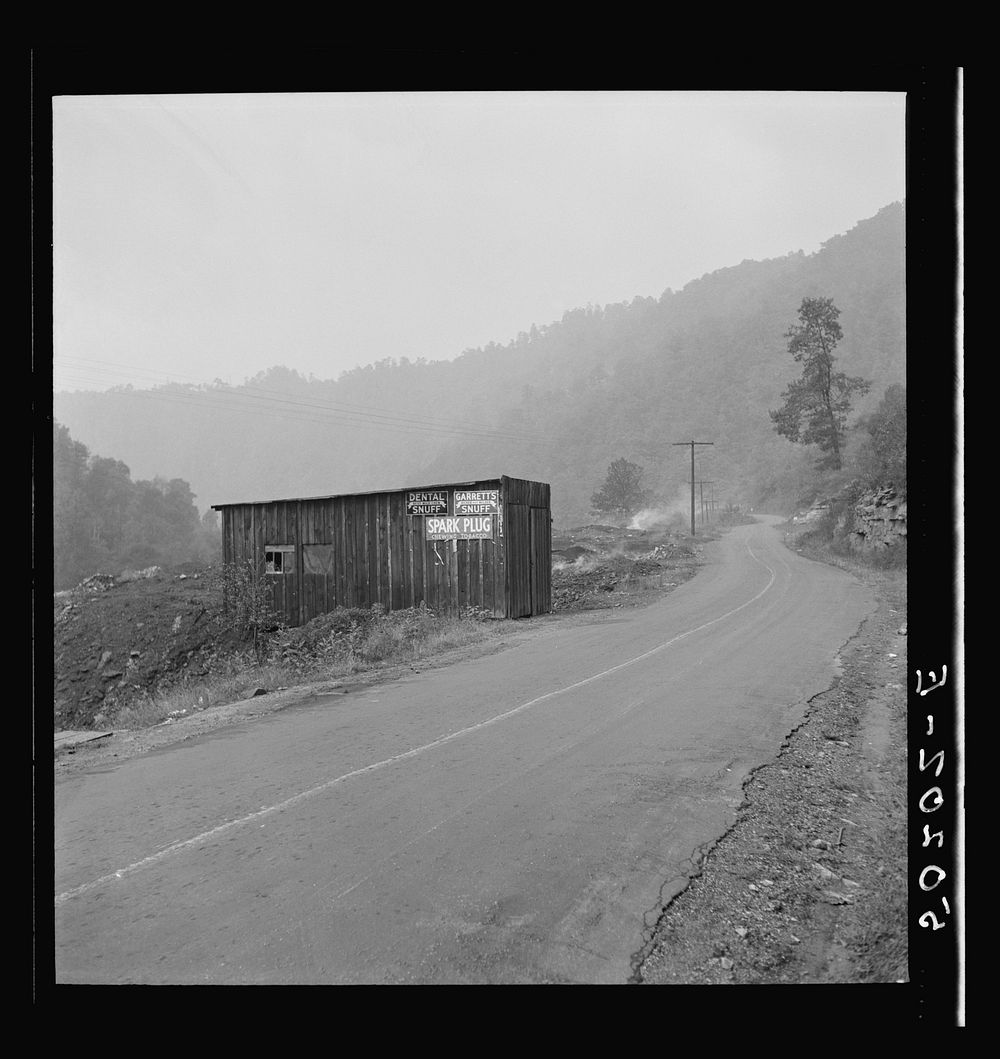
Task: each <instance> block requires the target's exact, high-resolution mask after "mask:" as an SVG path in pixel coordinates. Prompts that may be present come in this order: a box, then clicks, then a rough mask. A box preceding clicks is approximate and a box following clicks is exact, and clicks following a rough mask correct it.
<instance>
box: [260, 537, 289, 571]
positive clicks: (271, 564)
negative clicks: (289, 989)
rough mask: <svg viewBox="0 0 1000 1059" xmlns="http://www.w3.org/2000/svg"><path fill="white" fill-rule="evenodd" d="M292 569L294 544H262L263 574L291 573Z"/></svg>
mask: <svg viewBox="0 0 1000 1059" xmlns="http://www.w3.org/2000/svg"><path fill="white" fill-rule="evenodd" d="M294 571H295V545H294V544H267V545H265V546H264V573H265V574H291V573H294Z"/></svg>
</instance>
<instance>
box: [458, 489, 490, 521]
mask: <svg viewBox="0 0 1000 1059" xmlns="http://www.w3.org/2000/svg"><path fill="white" fill-rule="evenodd" d="M499 512H500V490H499V489H456V490H455V514H456V515H497V514H499Z"/></svg>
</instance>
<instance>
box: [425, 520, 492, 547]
mask: <svg viewBox="0 0 1000 1059" xmlns="http://www.w3.org/2000/svg"><path fill="white" fill-rule="evenodd" d="M494 524H495V519H494V516H493V515H451V516H448V517H444V518H437V517H433V516H430V515H428V516H427V519H426V521H425V523H424V528H425V531H426V537H427V540H429V541H451V540H457V541H476V540H491V539H492V538H493V526H494Z"/></svg>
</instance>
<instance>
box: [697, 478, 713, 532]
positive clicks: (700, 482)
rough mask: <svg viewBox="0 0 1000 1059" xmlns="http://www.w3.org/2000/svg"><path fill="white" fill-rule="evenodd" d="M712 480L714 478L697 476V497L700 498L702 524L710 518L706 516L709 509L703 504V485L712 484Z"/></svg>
mask: <svg viewBox="0 0 1000 1059" xmlns="http://www.w3.org/2000/svg"><path fill="white" fill-rule="evenodd" d="M713 481H714V479H712V480H709V479H708V478H699V479H698V492H699V497H700V500H701V521H702V524H704V523H706V522H708V521H710V519H709V517H708V514H709V510H710V509H709V508H708V507H706V506H705V486H706V485H712V484H713Z"/></svg>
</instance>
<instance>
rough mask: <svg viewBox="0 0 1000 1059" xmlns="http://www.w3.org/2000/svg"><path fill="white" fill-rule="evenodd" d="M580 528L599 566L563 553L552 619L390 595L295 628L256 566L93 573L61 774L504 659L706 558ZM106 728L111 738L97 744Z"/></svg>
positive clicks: (68, 677) (59, 611) (556, 561)
mask: <svg viewBox="0 0 1000 1059" xmlns="http://www.w3.org/2000/svg"><path fill="white" fill-rule="evenodd" d="M567 534H568V536H566V535H564V537H561V538H558V540H559V542H560V543H561V544H562V546H563V547H568V545H567V544H566V540H567V539H568V537H572V538H573V539H574V540H577V541H579V542H581V543H580V544H578V545H577V546H576V547H578V548H579V549H581V551H580V554H581V555H582V554H583V553H584V551H585V553H586V561H585V563H574V562H567V561H566V556H565V554H563V553H559V554H555V553H554V554H553V563H552V613H551V614H548V615H545V616H541V617H538V618H534V619H527V620H518V621H514V620H511V619H504V618H500V619H498V618H495V617H493V616H492V615H491V614H490V613H489V612H488V611H487V610H485V609H484V608H482V607H477V606H473V605H466V606H464V607H463V608H462V609H461V610H460V611H458V612H457V613H454V614H451V615H449V614H438V613H435V612H434V611H433V610H432V609H430V608H428V607H416V608H408V609H405V610H398V611H391V612H387V611H385V610H384V609H383V608H382V606H381V605H380V604H377V603H376V604H375V605H374V606H371V607H349V608H346V607H345V608H336V609H334V610H332V611H330V612H328V613H325V614H321V615H319V616H317V617H316V618H314V619H312V620H311V621H309V622H307V623H305V624H304V625H300V626H297V627H294V628H290V627H288V626H287V625H284V624H283V623H282V622H281V621H280V618H279V616H278V615H276V614H275V612H274V610H273V608H272V607H271V606H270V604H269V602H268V600H269V598H270V597H269V595H268V592H267V588H268V584H269V579H268V578H266V577H261V576H259V574H257V573H256V572H254V571H253V570H252V569H251V568H248V567H247V565H246V564H244V565H243V566H242V567H241V566H239V565H238V564H230V565H229V566H225V567H218V566H216V567H211V566H203V567H195V566H193V565H188V566H186V567H184V568H175V569H172V570H165V569H162V568H151V569H148V570H146V571H142V572H141V573H140V574H136V575H132V574H128V575H123V576H122V577H118V578H115V577H110V576H100V577H97V578H89V579H88V580H87V581H85V582H83V583H82V584H81V585H79V586H77V588H75V589H73V590H71V591H69V592H62V593H58V594H57V597H56V600H55V639H56V652H55V655H56V702H55V728H56V731H57V733H58V734H60V745H59V748H58V749H57V761H58V764H59V768H60V769H61V770H64V769H68V768H75V767H83V766H84V765H85V764H86V763H87V762H93V761H94V760H95V758H96V757H97V756H101V757H107V758H109V759H110V758H114V757H115V756H116V755H117V757H119V758H120V757H122V756H123V755H126V756H130V755H132V754H135V753H141V752H142V751H143V750H144V749H148V748H150V747H152V746H160V745H164V744H166V743H168V742H174V741H176V740H178V739H183V738H188V737H189V736H192V735H196V734H199V733H201V732H204V731H206V730H208V729H210V728H215V727H219V726H222V725H225V724H228V723H231V722H234V721H237V720H242V719H246V718H247V717H251V716H258V715H262V714H265V713H268V712H272V711H273V710H276V709H282V708H285V707H286V706H288V705H291V704H293V703H295V702H297V701H301V700H302V699H303V697H310V696H314V695H318V694H324V693H327V692H329V691H331V690H340V689H347V688H350V687H353V686H358V685H359V684H367V683H371V682H373V681H380V680H388V679H393V678H394V677H395V676H398V675H401V674H407V673H411V672H412V671H413V670H414V669H421V668H427V667H437V666H441V665H448V664H451V663H452V662H454V661H458V660H461V659H465V658H470V657H475V656H476V655H479V654H482V653H492V652H494V651H497V650H502V649H504V648H505V647H507V646H509V645H511V644H513V643H516V642H518V641H520V640H522V639H523V638H525V637H527V636H531V635H532V633H533V631H534V630H536V629H538V628H540V627H541V625H546V624H548V623H551V622H553V621H559V622H573V621H574V620H575V618H574V615H576V614H580V613H582V614H585V613H586V612H588V611H592V610H595V609H603V608H609V607H634V606H644V605H647V604H649V603H651V602H652V601H653V600H655V599H657V598H660V597H661V596H662V595H664V594H666V593H669V592H670V591H672V590H673V589H674V588H675V587H676V586H677V585H679V584H682V583H683V582H684V581H686V580H688V579H689V578H690V577H692V576H693V575H694V574H695V572H696V571H697V569H698V567H699V565H700V563H701V562H702V550H703V546H702V544H700V543H695V542H692V541H689V540H686V539H685V538H684V537H683V536H682V535H679V534H675V533H670V532H663V533H659V534H647V533H645V532H631V531H624V530H620V529H619V530H616V529H614V528H613V527H598V528H597V529H596V530H595V529H594V528H593V527H583V528H581V529H579V530H573V531H567ZM571 553H572V548H571ZM226 600H228V601H227V602H226ZM96 732H104V733H108V732H110V733H111V736H110V737H108V738H102V739H99V740H91V739H90V738H89V737H90V736H92V735H93V734H94V733H96ZM69 733H79V737H78V739H76V740H74V739H72V738H71V737H70V735H69ZM84 738H87V739H88V741H87V742H86V743H83V742H81V741H80V740H82V739H84Z"/></svg>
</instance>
